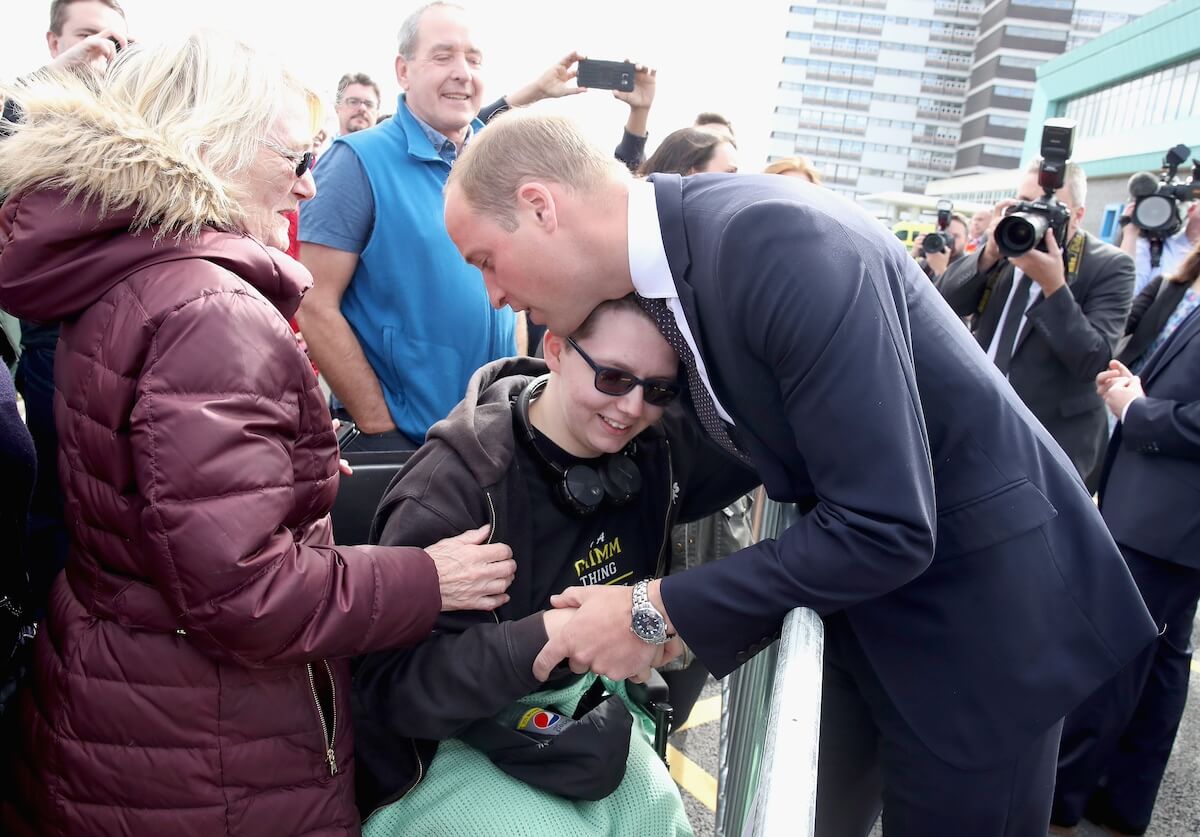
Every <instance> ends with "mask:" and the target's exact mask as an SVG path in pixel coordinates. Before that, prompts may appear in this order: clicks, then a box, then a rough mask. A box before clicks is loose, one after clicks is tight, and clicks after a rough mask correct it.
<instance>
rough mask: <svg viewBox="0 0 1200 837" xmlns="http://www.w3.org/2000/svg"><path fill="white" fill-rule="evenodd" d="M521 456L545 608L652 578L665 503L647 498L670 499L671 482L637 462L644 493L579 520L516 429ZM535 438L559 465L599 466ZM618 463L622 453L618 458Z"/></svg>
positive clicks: (537, 583)
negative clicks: (561, 598)
mask: <svg viewBox="0 0 1200 837" xmlns="http://www.w3.org/2000/svg"><path fill="white" fill-rule="evenodd" d="M516 431H517V438H518V442H517V449H516V456H517V459H518V467H519V468H520V470H521V473H522V474H523V475H524V477H525V484H526V487H527V489H528V491H529V508H530V511H531V514H532V517H533V553H534V556H535V557H534V568H533V588H534V591H535V593H536V595H537V597H538V600H539V601H540V602H541V603H540V605H539V606H540V607H549V606H550V596H551V595H552V594H554V593H561V592H562V591H563V590H565V589H566V588H568V587H577V586H587V585H592V584H633V583H634V582H635V581H640V580H641V579H643V578H650V577H652V576H653V575H654V573H655V570H656V568H657V564H658V556H659V551H660V548H661V547H662V543H663V538H664V537H665V534H664V533H665V521H664V520H663V519H662V517H663V516H664V515H665V514H666V503H665V499H660V501H659V502H654V501H653V500H652V497H651V495H650V494H649V492H652V491H658V492H660V493H664V494H665V492H666V490H667V489H666V488H665V486H666V482H667V480H666V475H665V474H656V473H647V470H651V471H653V470H656V469H655V466H654V463H652V462H648V461H647V460H648V459H650V458H649V457H646V456H639V457H637V459H638V465H639V468H640V470H641V472H642V489H641V491H640V492H639V493H638V495H637V496H636V497H634V498H633V499H632V500H630V501H629V502H628V503H626V504H624V505H620V506H618V505H614V504H613V503H611V502H609V501H608V500H607V499H605V501H604V502H603V503H602V504H601V505H600V508H599V509H597V510H596V511H595V512H594V513H592V514H590V515H586V516H582V517H581V516H579V515H577V514H575V513H574V512H572V511H570V510H568V509H567V507H566V505H565V504H563V503H561V502H559V501H558V500H557V499H556V497H555V492H556V490H557V485H558V484H559V483H560V482H561V478H560V477H559V476H557V475H556V474H555V473H554V471H553V470H552V469H551V468H550V467H549V466H547V465H546V464H545V462H544V460H543V458H542V457H539V456H538V455H537V454H536V453H535V452H534V451H533V450H532V449H531V445H530V443H529V441H528V439H527V437H526V436H525V433H524V431H523V429H522V428H521V427H520V425H519V424H518V425H517V426H516ZM533 433H534V437H535V438H534V444H536V445H538V447H539V449H540V450H542V451H544V452H545V454H546V455H548V456H549V457H550V459H552V460H553V461H554V462H555V463H557V464H558V465H560V466H562V467H564V468H569V467H571V466H572V465H580V464H581V465H588V466H590V467H593V468H596V467H600V466H601V464H602V462H603V459H604V457H601V458H599V459H581V458H579V457H576V456H572V455H571V454H569V453H567V452H566V451H564V450H563V449H562V448H560V447H559V446H558V445H556V444H554V442H552V441H550V440H549V439H548V438H546V436H544V435H543V434H541V433H540V432H538V431H537V430H536V429H534V431H533ZM615 455H617V456H621V455H623V454H615Z"/></svg>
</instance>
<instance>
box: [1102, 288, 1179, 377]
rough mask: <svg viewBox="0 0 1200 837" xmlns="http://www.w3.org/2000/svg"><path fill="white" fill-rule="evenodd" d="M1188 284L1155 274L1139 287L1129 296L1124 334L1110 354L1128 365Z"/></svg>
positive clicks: (1162, 323) (1146, 345)
mask: <svg viewBox="0 0 1200 837" xmlns="http://www.w3.org/2000/svg"><path fill="white" fill-rule="evenodd" d="M1189 287H1190V283H1188V282H1171V281H1168V280H1167V279H1165V278H1164V277H1162V276H1159V277H1157V278H1156V279H1154V280H1153V281H1152V282H1151V283H1150V284H1149V285H1147V286H1146V287H1144V288H1142V292H1141V293H1140V294H1138V295H1137V297H1136V298H1135V299H1134V300H1133V307H1132V308H1130V309H1129V319H1128V321H1126V323H1125V334H1124V336H1123V337H1122V338H1121V340H1120V342H1119V343H1117V348H1116V351H1115V352H1114V353H1113V357H1114V358H1115V359H1116V360H1119V361H1121V363H1123V364H1125V365H1126V366H1132V365H1133V364H1134V363H1135V362H1136V361H1137V360H1138V359H1139V358H1141V357H1142V355H1144V354H1145V353H1146V349H1148V348H1150V344H1151V343H1153V342H1154V338H1155V337H1157V336H1158V333H1159V332H1160V331H1162V329H1163V326H1165V325H1166V324H1167V320H1168V319H1170V317H1171V314H1172V313H1174V311H1175V308H1176V306H1178V305H1179V301H1180V300H1181V299H1183V295H1184V294H1185V293H1187V289H1188V288H1189ZM1147 360H1148V358H1147Z"/></svg>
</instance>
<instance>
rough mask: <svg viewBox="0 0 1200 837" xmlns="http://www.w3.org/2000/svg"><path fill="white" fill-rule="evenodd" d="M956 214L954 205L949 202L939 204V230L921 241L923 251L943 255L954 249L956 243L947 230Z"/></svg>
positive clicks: (941, 201)
mask: <svg viewBox="0 0 1200 837" xmlns="http://www.w3.org/2000/svg"><path fill="white" fill-rule="evenodd" d="M953 214H954V204H953V202H951V201H948V200H940V201H938V202H937V230H936V231H935V232H931V233H929V234H928V235H926V236H925V238H923V239H922V240H921V249H922V250H924V251H925V253H926V255H928V254H929V253H943V252H945V251H946V250H953V249H954V241H953V240H952V239H951V238H950V233H948V232H946V230H947V229H948V228H949V226H950V218H951V216H953Z"/></svg>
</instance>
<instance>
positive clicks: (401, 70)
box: [396, 55, 408, 93]
mask: <svg viewBox="0 0 1200 837" xmlns="http://www.w3.org/2000/svg"><path fill="white" fill-rule="evenodd" d="M396 81H397V82H399V84H400V89H401V90H403V91H404V92H405V93H407V92H408V62H407V61H405V60H404V56H403V55H397V56H396Z"/></svg>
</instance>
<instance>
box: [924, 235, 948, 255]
mask: <svg viewBox="0 0 1200 837" xmlns="http://www.w3.org/2000/svg"><path fill="white" fill-rule="evenodd" d="M921 249H922V250H924V251H925V252H926V253H940V252H942V251H943V250H945V249H946V236H945V234H943V233H940V232H931V233H929V234H928V235H926V236H925V238H923V239H922V240H921Z"/></svg>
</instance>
